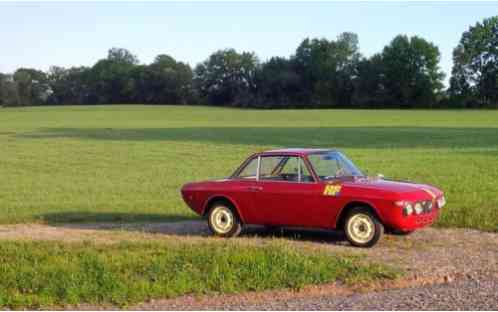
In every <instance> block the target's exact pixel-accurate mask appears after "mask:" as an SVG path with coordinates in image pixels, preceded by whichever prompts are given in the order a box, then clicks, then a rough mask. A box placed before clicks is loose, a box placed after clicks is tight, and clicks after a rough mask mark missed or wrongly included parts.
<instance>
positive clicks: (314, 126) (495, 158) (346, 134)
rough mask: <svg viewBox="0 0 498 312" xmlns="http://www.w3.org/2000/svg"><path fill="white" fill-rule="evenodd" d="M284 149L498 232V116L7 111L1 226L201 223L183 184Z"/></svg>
mask: <svg viewBox="0 0 498 312" xmlns="http://www.w3.org/2000/svg"><path fill="white" fill-rule="evenodd" d="M284 146H285V147H289V146H303V147H336V148H339V149H341V150H343V151H344V152H346V154H347V155H349V156H350V157H351V158H352V159H353V160H354V161H355V162H356V163H357V164H358V165H359V166H360V167H361V168H363V169H366V171H368V172H369V173H370V174H376V173H379V172H380V173H383V174H384V175H385V176H386V177H390V178H399V179H409V180H415V181H420V182H424V183H432V184H435V185H436V186H439V187H441V188H442V189H443V190H444V191H445V192H446V194H447V198H448V205H447V207H445V209H444V211H443V214H442V217H441V218H440V220H439V221H438V223H437V225H438V226H448V227H471V228H477V229H482V230H489V231H498V195H497V194H498V182H497V179H498V111H399V110H354V111H353V110H273V111H268V110H238V109H222V108H207V107H181V106H96V107H45V108H22V109H0V178H1V180H2V187H1V188H0V222H3V223H13V222H32V221H46V222H58V221H90V222H91V221H111V220H112V221H165V220H176V219H181V218H192V217H194V216H193V214H192V213H191V212H190V211H189V210H188V209H187V207H186V206H185V205H184V204H183V202H182V200H181V197H180V195H179V188H180V187H181V185H182V184H183V183H185V182H188V181H193V180H200V179H208V178H215V177H223V176H227V175H229V174H230V173H231V172H232V171H233V169H234V168H235V167H236V166H238V165H239V164H240V162H241V161H242V160H244V159H245V157H247V156H248V155H249V154H251V153H253V152H255V151H259V150H264V149H269V148H273V147H284Z"/></svg>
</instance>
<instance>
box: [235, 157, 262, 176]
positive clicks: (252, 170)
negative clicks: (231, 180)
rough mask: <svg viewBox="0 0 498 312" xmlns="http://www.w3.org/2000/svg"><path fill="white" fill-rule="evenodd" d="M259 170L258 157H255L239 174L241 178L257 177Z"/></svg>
mask: <svg viewBox="0 0 498 312" xmlns="http://www.w3.org/2000/svg"><path fill="white" fill-rule="evenodd" d="M257 172H258V157H255V158H253V159H252V160H251V161H250V162H249V163H248V164H247V165H246V166H245V167H244V168H243V169H242V170H241V171H240V172H239V174H238V175H237V178H240V179H256V175H257Z"/></svg>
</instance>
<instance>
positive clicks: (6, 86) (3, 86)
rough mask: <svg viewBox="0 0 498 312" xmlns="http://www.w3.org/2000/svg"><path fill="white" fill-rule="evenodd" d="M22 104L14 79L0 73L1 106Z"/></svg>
mask: <svg viewBox="0 0 498 312" xmlns="http://www.w3.org/2000/svg"><path fill="white" fill-rule="evenodd" d="M20 104H21V103H20V102H19V97H18V94H17V86H16V83H15V82H14V77H12V75H7V74H2V73H0V105H2V106H19V105H20Z"/></svg>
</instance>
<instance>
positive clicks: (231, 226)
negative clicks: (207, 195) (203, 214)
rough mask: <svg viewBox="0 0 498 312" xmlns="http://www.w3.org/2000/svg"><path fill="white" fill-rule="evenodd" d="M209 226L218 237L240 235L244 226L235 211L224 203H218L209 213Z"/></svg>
mask: <svg viewBox="0 0 498 312" xmlns="http://www.w3.org/2000/svg"><path fill="white" fill-rule="evenodd" d="M208 226H209V229H210V230H211V232H213V234H214V235H216V236H221V237H233V236H237V235H239V234H240V231H241V230H242V224H241V223H240V219H239V217H238V215H237V213H236V212H235V210H234V209H233V208H232V207H231V206H230V205H228V204H226V203H224V202H216V203H214V204H213V205H212V206H211V209H210V210H209V213H208Z"/></svg>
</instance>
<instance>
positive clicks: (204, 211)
mask: <svg viewBox="0 0 498 312" xmlns="http://www.w3.org/2000/svg"><path fill="white" fill-rule="evenodd" d="M219 201H220V202H225V203H226V204H228V205H230V206H231V207H232V208H233V209H234V210H235V213H236V214H237V216H238V217H239V219H240V222H242V223H244V217H243V216H242V214H241V213H240V208H239V206H238V205H237V202H236V201H235V200H234V199H233V198H232V197H230V196H228V195H224V194H216V195H212V196H210V197H209V198H208V199H207V200H206V203H205V204H204V207H203V208H202V216H203V217H205V216H206V215H207V213H208V212H209V208H210V207H211V205H212V204H214V203H215V202H219Z"/></svg>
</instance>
